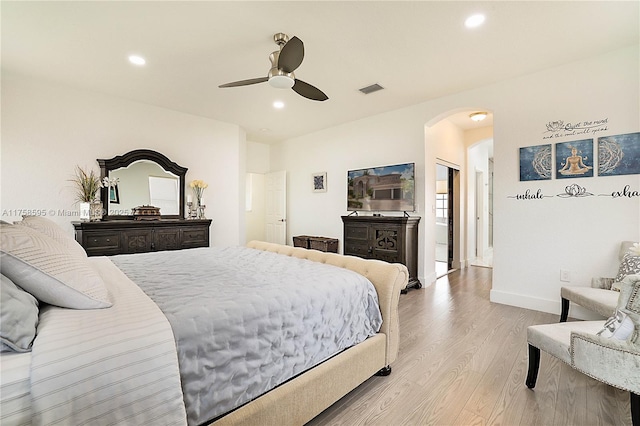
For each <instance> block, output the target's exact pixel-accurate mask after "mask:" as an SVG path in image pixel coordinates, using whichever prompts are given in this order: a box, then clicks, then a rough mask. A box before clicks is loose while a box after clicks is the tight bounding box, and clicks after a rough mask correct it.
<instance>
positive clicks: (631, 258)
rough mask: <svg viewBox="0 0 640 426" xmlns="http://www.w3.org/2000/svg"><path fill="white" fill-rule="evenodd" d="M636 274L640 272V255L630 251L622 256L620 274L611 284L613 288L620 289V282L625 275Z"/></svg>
mask: <svg viewBox="0 0 640 426" xmlns="http://www.w3.org/2000/svg"><path fill="white" fill-rule="evenodd" d="M634 274H640V255H634V254H632V253H628V254H626V255H625V256H624V257H623V258H622V262H620V268H618V275H616V279H615V280H614V283H613V284H612V285H611V290H615V291H620V282H621V281H622V280H623V279H624V277H626V276H627V275H634Z"/></svg>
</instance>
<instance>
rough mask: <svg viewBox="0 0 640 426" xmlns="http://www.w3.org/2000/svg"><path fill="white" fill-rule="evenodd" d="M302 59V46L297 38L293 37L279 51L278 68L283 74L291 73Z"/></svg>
mask: <svg viewBox="0 0 640 426" xmlns="http://www.w3.org/2000/svg"><path fill="white" fill-rule="evenodd" d="M302 59H304V44H303V43H302V40H300V39H299V38H298V37H293V38H292V39H290V40H289V41H288V42H287V44H285V45H284V47H283V48H282V50H281V51H280V57H279V58H278V68H279V69H281V70H282V71H284V72H293V71H295V69H296V68H298V67H299V66H300V64H301V63H302Z"/></svg>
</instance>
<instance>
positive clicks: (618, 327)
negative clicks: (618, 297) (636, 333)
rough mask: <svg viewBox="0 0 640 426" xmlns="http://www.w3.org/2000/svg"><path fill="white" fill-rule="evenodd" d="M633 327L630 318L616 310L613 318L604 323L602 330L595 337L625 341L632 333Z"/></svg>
mask: <svg viewBox="0 0 640 426" xmlns="http://www.w3.org/2000/svg"><path fill="white" fill-rule="evenodd" d="M633 330H634V325H633V320H632V319H631V317H630V316H629V315H627V314H625V313H624V312H621V311H619V310H617V309H616V311H615V312H614V314H613V316H612V317H611V318H609V319H608V320H607V321H606V322H605V323H604V328H603V329H602V330H600V331H599V332H598V333H597V335H598V336H602V337H608V338H610V339H616V340H627V339H628V338H629V336H631V333H633Z"/></svg>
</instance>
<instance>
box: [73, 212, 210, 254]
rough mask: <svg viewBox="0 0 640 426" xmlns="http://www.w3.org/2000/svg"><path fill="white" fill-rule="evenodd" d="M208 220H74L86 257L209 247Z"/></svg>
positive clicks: (77, 239) (78, 238) (77, 238)
mask: <svg viewBox="0 0 640 426" xmlns="http://www.w3.org/2000/svg"><path fill="white" fill-rule="evenodd" d="M210 226H211V219H193V220H184V219H162V220H153V221H151V220H149V221H145V220H108V221H102V222H73V227H74V228H75V233H76V241H78V243H80V245H82V247H84V249H85V251H86V252H87V255H88V256H110V255H114V254H130V253H145V252H150V251H161V250H181V249H185V248H195V247H209V227H210Z"/></svg>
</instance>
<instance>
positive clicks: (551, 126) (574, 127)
mask: <svg viewBox="0 0 640 426" xmlns="http://www.w3.org/2000/svg"><path fill="white" fill-rule="evenodd" d="M608 123H609V118H608V117H607V118H601V119H599V120H590V121H589V120H586V121H578V122H576V123H571V122H564V121H563V120H556V121H550V122H548V123H547V125H546V127H547V130H546V131H544V132H543V133H549V134H548V135H545V136H543V137H542V139H553V138H562V137H565V136H576V135H585V134H595V133H599V132H604V131H607V130H609V127H608Z"/></svg>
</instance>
